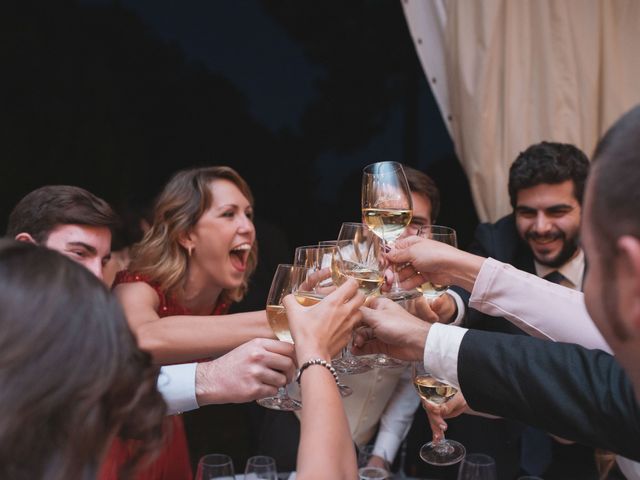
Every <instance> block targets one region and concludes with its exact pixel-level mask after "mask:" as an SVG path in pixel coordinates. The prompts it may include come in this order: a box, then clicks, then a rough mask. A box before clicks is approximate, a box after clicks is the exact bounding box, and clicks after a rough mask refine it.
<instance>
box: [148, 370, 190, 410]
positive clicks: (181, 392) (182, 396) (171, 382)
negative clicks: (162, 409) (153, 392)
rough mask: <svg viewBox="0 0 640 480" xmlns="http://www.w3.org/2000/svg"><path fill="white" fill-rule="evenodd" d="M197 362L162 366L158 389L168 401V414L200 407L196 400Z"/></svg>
mask: <svg viewBox="0 0 640 480" xmlns="http://www.w3.org/2000/svg"><path fill="white" fill-rule="evenodd" d="M197 365H198V364H197V363H184V364H180V365H167V366H166V367H162V368H160V375H158V383H157V385H158V391H159V392H160V393H161V394H162V396H163V397H164V401H165V402H167V407H168V411H167V415H175V414H177V413H182V412H186V411H189V410H195V409H196V408H198V407H199V405H198V401H197V400H196V367H197Z"/></svg>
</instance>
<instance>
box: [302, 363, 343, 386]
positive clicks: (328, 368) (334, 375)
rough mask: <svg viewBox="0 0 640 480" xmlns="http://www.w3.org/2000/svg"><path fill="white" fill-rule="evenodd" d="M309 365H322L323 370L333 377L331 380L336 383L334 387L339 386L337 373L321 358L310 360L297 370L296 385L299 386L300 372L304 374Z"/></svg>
mask: <svg viewBox="0 0 640 480" xmlns="http://www.w3.org/2000/svg"><path fill="white" fill-rule="evenodd" d="M311 365H322V366H323V367H324V368H326V369H327V370H329V371H330V372H331V375H333V379H334V380H335V381H336V385H338V386H340V378H339V377H338V372H336V369H335V368H333V366H332V365H331V364H330V363H329V362H327V361H326V360H323V359H321V358H312V359H311V360H307V361H306V362H304V363H303V364H302V366H301V367H300V370H298V375H296V382H298V385H300V378H301V377H302V372H304V371H305V370H306V369H307V368H309V367H310V366H311Z"/></svg>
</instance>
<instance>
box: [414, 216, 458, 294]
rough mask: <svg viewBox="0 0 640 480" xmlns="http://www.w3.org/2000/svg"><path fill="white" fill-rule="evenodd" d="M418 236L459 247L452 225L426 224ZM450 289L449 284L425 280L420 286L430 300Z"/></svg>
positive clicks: (419, 288)
mask: <svg viewBox="0 0 640 480" xmlns="http://www.w3.org/2000/svg"><path fill="white" fill-rule="evenodd" d="M418 236H419V237H422V238H428V239H429V240H435V241H436V242H442V243H446V244H447V245H451V246H452V247H455V248H458V240H457V238H456V231H455V230H454V229H453V228H450V227H444V226H442V225H425V226H424V227H422V228H420V230H419V231H418ZM448 289H449V285H439V284H435V283H432V282H424V283H423V284H422V285H420V286H419V287H418V290H420V291H421V292H422V295H423V296H425V297H426V298H428V299H429V300H433V299H436V298H438V297H439V296H441V295H442V294H444V293H445V292H446V291H447V290H448Z"/></svg>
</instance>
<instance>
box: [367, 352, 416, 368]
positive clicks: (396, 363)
mask: <svg viewBox="0 0 640 480" xmlns="http://www.w3.org/2000/svg"><path fill="white" fill-rule="evenodd" d="M405 365H407V363H406V362H403V361H402V360H398V359H397V358H392V357H389V356H388V355H385V354H384V353H380V354H378V355H376V356H375V357H373V358H372V359H371V366H372V367H374V368H400V367H404V366H405Z"/></svg>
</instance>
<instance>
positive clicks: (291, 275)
mask: <svg viewBox="0 0 640 480" xmlns="http://www.w3.org/2000/svg"><path fill="white" fill-rule="evenodd" d="M302 275H304V268H303V267H294V266H293V265H285V264H280V265H278V267H277V268H276V273H275V274H274V275H273V280H272V281H271V288H270V289H269V295H268V296H267V320H268V321H269V326H270V327H271V330H273V333H275V335H276V337H278V340H280V341H282V342H289V343H293V338H292V337H291V331H290V330H289V319H288V318H287V312H286V311H285V309H284V305H282V299H283V298H284V297H286V296H287V295H289V294H290V293H292V286H293V284H294V283H296V282H295V280H296V279H299V278H300V277H301V276H302ZM257 403H258V405H261V406H263V407H266V408H271V409H272V410H284V411H293V410H300V409H301V408H302V402H300V401H298V400H295V399H293V398H291V397H290V396H289V394H288V393H287V390H286V388H285V387H280V388H278V394H277V395H276V396H274V397H265V398H260V399H258V400H257Z"/></svg>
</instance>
